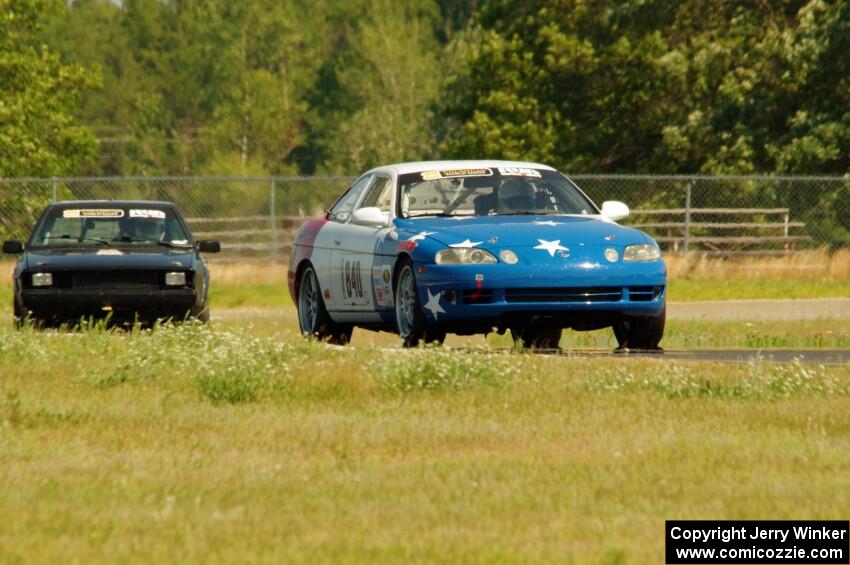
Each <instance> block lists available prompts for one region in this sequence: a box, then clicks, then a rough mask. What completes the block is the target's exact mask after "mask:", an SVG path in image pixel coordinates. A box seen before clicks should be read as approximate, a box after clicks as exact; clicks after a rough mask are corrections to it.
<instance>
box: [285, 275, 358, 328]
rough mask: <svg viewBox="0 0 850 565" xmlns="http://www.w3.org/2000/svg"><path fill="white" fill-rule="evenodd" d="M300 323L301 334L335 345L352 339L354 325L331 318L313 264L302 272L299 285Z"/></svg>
mask: <svg viewBox="0 0 850 565" xmlns="http://www.w3.org/2000/svg"><path fill="white" fill-rule="evenodd" d="M298 325H299V326H300V328H301V335H303V336H304V337H307V338H315V339H318V340H320V341H326V342H328V343H332V344H335V345H345V344H347V343H348V342H349V341H350V340H351V331H352V329H353V328H352V326H350V325H347V324H337V323H334V321H333V320H331V317H330V314H328V311H327V309H326V308H325V301H324V299H323V298H322V289H321V287H320V286H319V279H318V278H317V277H316V271H314V270H313V267H312V266H309V267H306V268H305V269H304V270H303V271H302V273H301V279H300V284H299V285H298Z"/></svg>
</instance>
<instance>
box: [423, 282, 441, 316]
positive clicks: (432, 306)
mask: <svg viewBox="0 0 850 565" xmlns="http://www.w3.org/2000/svg"><path fill="white" fill-rule="evenodd" d="M425 292H427V293H428V302H426V303H425V309H426V310H428V311H429V312H431V314H433V316H434V319H435V320H436V319H437V314H445V313H446V311H445V310H443V307H442V306H440V293H439V292H438V293H437V294H431V290H430V289H427V288H426V289H425Z"/></svg>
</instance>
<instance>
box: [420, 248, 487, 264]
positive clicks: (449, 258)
mask: <svg viewBox="0 0 850 565" xmlns="http://www.w3.org/2000/svg"><path fill="white" fill-rule="evenodd" d="M434 261H435V262H436V263H437V264H438V265H481V264H485V263H498V262H499V261H498V259H496V256H495V255H493V254H492V253H490V252H489V251H485V250H484V249H477V248H475V247H447V248H445V249H440V250H439V251H437V255H436V256H435V257H434Z"/></svg>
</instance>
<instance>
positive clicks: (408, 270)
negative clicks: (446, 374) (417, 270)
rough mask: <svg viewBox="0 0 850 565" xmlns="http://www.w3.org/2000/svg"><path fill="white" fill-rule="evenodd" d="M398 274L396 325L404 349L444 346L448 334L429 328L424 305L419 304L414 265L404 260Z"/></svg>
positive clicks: (395, 291) (395, 293)
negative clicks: (434, 344) (418, 346)
mask: <svg viewBox="0 0 850 565" xmlns="http://www.w3.org/2000/svg"><path fill="white" fill-rule="evenodd" d="M397 272H398V275H397V276H396V281H395V289H394V299H395V324H396V330H397V331H398V335H399V336H401V339H402V341H403V344H404V347H416V346H417V345H419V344H420V343H422V342H424V343H436V344H437V345H442V344H443V341H444V340H445V339H446V332H445V331H443V330H440V329H439V328H434V327H429V326H428V323H427V322H426V321H425V314H423V313H422V304H421V303H420V302H419V293H418V291H417V288H416V275H415V274H414V273H413V265H412V264H411V262H410V261H408V260H403V262H402V263H401V264H400V265H399V269H398V271H397Z"/></svg>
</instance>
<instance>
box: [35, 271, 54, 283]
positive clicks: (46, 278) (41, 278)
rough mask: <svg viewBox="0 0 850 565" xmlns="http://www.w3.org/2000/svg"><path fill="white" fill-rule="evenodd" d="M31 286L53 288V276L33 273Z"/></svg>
mask: <svg viewBox="0 0 850 565" xmlns="http://www.w3.org/2000/svg"><path fill="white" fill-rule="evenodd" d="M32 285H33V286H53V275H52V274H50V273H33V274H32Z"/></svg>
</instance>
